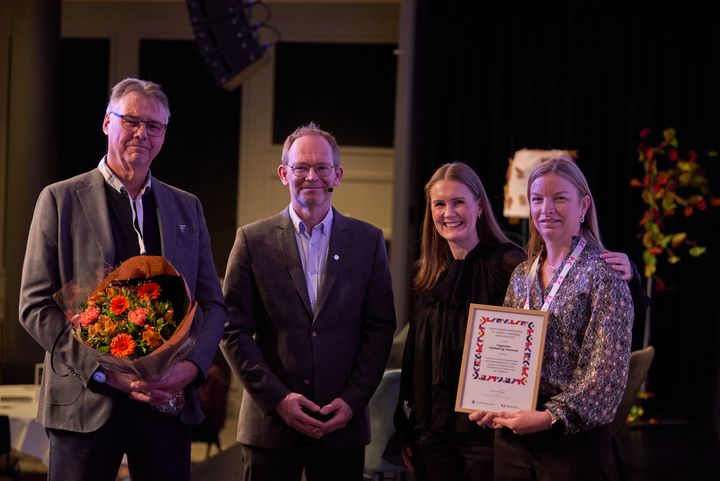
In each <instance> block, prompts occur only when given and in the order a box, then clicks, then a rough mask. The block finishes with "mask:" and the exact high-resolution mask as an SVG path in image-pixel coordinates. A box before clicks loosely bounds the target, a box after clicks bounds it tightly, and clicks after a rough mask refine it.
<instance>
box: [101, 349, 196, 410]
mask: <svg viewBox="0 0 720 481" xmlns="http://www.w3.org/2000/svg"><path fill="white" fill-rule="evenodd" d="M197 375H198V367H197V366H196V365H195V363H193V362H191V361H180V362H178V363H177V364H175V365H174V366H173V367H171V368H170V370H169V371H168V372H167V374H166V375H165V376H164V377H163V378H162V379H159V380H155V381H152V380H148V379H143V378H140V377H137V376H134V375H132V374H125V373H120V372H116V371H109V372H108V380H107V383H108V384H109V385H110V386H112V387H114V388H115V389H117V390H118V391H122V392H125V393H128V395H129V396H130V398H132V399H134V400H135V401H140V402H145V403H148V404H150V405H151V406H153V407H154V408H163V407H164V406H167V405H168V404H169V403H175V404H176V406H175V407H176V408H177V410H178V411H180V410H181V409H182V403H184V398H183V389H184V388H185V386H187V385H188V384H190V383H191V382H192V381H193V380H194V379H195V378H196V377H197ZM178 403H180V404H178Z"/></svg>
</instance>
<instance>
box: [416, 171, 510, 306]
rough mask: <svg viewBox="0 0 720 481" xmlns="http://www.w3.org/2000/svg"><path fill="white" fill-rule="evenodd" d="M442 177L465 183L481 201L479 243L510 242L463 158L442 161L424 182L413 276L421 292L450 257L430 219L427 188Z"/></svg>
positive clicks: (483, 189)
mask: <svg viewBox="0 0 720 481" xmlns="http://www.w3.org/2000/svg"><path fill="white" fill-rule="evenodd" d="M441 180H454V181H456V182H461V183H463V184H465V185H466V186H467V187H468V189H470V191H471V192H472V194H473V196H474V198H475V200H476V201H478V202H479V203H480V208H481V210H482V214H481V215H480V216H479V218H478V220H477V224H476V225H477V233H478V238H479V239H480V243H481V244H490V245H497V244H504V243H508V242H512V241H511V240H510V239H508V237H507V236H506V235H505V233H504V232H503V231H502V229H500V226H499V225H498V222H497V219H495V214H494V213H493V210H492V207H491V206H490V202H489V201H488V198H487V194H485V188H484V187H483V185H482V182H480V178H479V177H478V176H477V174H476V173H475V171H474V170H472V169H471V168H470V166H468V165H467V164H464V163H462V162H453V163H450V164H445V165H443V166H441V167H440V168H439V169H437V170H436V171H435V173H434V174H433V175H432V177H430V180H429V181H428V183H427V184H425V200H426V202H425V216H424V219H423V225H422V237H421V240H420V259H419V260H418V265H417V268H418V269H417V274H416V275H415V278H414V279H413V286H414V288H415V290H416V291H417V292H420V293H424V292H427V291H428V290H430V289H431V288H432V287H433V286H435V283H436V282H437V280H438V278H439V277H440V274H441V273H442V272H443V271H444V270H445V269H446V268H447V266H448V259H449V258H450V255H451V254H450V247H449V246H448V243H447V241H446V240H445V239H443V238H442V237H441V236H440V234H439V233H438V231H437V229H436V228H435V223H434V222H433V219H432V206H431V205H430V189H431V188H432V186H433V185H435V184H436V183H437V182H440V181H441Z"/></svg>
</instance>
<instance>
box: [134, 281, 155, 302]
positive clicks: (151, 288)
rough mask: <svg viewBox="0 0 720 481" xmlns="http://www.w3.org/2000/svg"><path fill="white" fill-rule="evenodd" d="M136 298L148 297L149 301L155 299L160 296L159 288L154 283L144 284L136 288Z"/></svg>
mask: <svg viewBox="0 0 720 481" xmlns="http://www.w3.org/2000/svg"><path fill="white" fill-rule="evenodd" d="M137 293H138V297H149V298H150V299H157V298H158V297H159V296H160V286H159V285H158V284H155V283H154V282H146V283H145V284H143V285H141V286H140V287H138V290H137Z"/></svg>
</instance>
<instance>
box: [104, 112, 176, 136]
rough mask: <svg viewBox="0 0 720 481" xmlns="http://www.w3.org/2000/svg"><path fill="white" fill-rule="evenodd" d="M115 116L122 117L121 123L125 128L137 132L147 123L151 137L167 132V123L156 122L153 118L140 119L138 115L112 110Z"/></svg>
mask: <svg viewBox="0 0 720 481" xmlns="http://www.w3.org/2000/svg"><path fill="white" fill-rule="evenodd" d="M110 113H111V114H113V115H114V116H115V117H118V118H119V119H120V125H121V126H122V128H123V129H125V130H129V131H131V132H135V131H136V130H137V129H138V128H139V127H140V126H141V125H142V124H145V131H146V132H147V134H148V135H149V136H151V137H160V136H161V135H162V134H164V133H165V129H167V125H165V124H161V123H160V122H155V121H153V120H140V119H139V118H137V117H133V116H131V115H122V114H118V113H117V112H110Z"/></svg>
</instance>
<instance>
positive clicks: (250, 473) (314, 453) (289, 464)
mask: <svg viewBox="0 0 720 481" xmlns="http://www.w3.org/2000/svg"><path fill="white" fill-rule="evenodd" d="M242 455H243V467H244V477H243V479H244V481H300V479H301V478H302V473H303V469H304V470H305V478H306V479H307V481H337V480H343V481H362V479H363V468H364V466H365V447H364V446H363V447H360V448H353V449H342V450H335V449H328V448H326V447H325V446H324V445H323V444H322V442H320V441H317V440H315V439H310V438H307V439H304V440H303V441H302V442H301V443H300V444H298V445H296V446H293V447H292V448H287V449H272V448H260V447H257V446H250V445H247V444H243V446H242ZM133 481H135V480H134V479H133Z"/></svg>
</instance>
